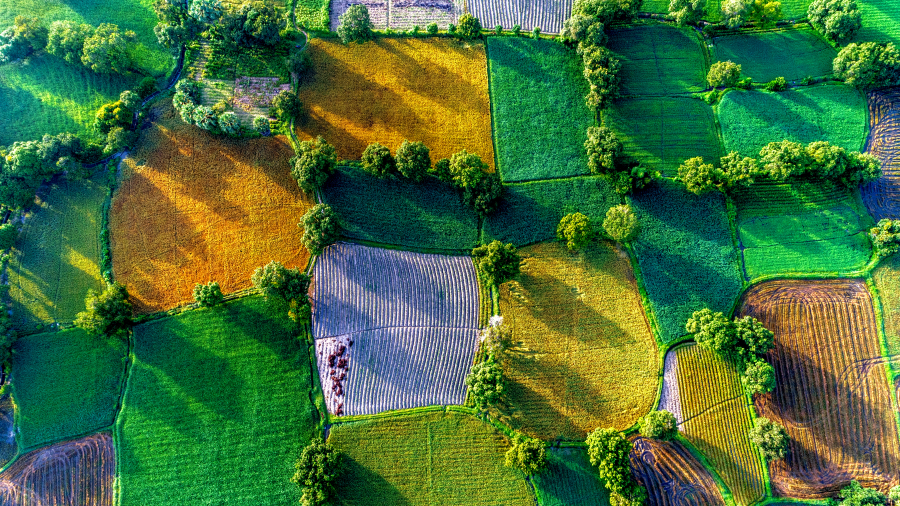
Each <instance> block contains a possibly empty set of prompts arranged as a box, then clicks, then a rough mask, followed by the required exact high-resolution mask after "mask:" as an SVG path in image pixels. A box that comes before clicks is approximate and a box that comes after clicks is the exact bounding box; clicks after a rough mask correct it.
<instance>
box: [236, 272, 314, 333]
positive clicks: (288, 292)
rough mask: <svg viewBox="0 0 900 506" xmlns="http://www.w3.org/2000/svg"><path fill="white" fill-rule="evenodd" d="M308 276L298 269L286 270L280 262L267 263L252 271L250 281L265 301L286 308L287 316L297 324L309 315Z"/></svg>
mask: <svg viewBox="0 0 900 506" xmlns="http://www.w3.org/2000/svg"><path fill="white" fill-rule="evenodd" d="M309 280H310V278H309V276H308V275H307V274H306V273H303V272H300V270H299V269H297V268H296V267H294V268H293V269H288V268H286V267H285V266H284V265H283V264H282V263H281V262H275V261H272V262H269V263H268V264H266V266H265V267H258V268H257V269H256V270H255V271H253V275H252V276H251V277H250V281H251V282H252V283H253V286H254V287H255V288H256V289H257V290H259V291H261V292H262V293H263V294H264V295H265V296H266V300H267V301H269V303H271V304H272V305H274V306H276V307H278V308H286V309H287V312H288V316H289V317H290V318H291V319H292V320H293V321H295V322H299V321H301V320H303V319H305V318H306V317H308V316H309V314H310V307H309V294H308V291H309Z"/></svg>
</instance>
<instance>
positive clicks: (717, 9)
mask: <svg viewBox="0 0 900 506" xmlns="http://www.w3.org/2000/svg"><path fill="white" fill-rule="evenodd" d="M884 1H885V2H889V1H892V0H884ZM810 3H811V0H781V12H782V17H783V18H786V19H795V18H804V17H806V10H807V9H808V8H809V4H810ZM641 12H655V13H663V14H665V13H668V12H669V0H644V3H643V4H642V5H641ZM721 18H722V0H709V1H708V2H707V3H706V16H703V19H705V20H707V21H711V22H713V23H715V22H718V21H721ZM864 19H868V18H864Z"/></svg>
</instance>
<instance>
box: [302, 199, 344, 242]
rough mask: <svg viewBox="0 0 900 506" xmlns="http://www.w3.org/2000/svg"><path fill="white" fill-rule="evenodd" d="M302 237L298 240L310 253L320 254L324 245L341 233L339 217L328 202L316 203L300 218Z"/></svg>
mask: <svg viewBox="0 0 900 506" xmlns="http://www.w3.org/2000/svg"><path fill="white" fill-rule="evenodd" d="M298 226H300V227H302V228H303V237H302V238H301V239H300V242H302V243H303V246H305V247H306V249H308V250H309V252H310V254H312V255H320V254H321V253H322V251H323V250H324V249H325V246H328V245H329V244H332V243H333V242H334V241H336V240H337V238H338V237H339V236H340V235H341V218H340V216H338V214H337V211H335V210H334V209H333V208H332V207H331V206H329V205H328V204H316V205H314V206H313V207H312V208H310V210H309V211H306V214H304V215H303V217H302V218H300V223H299V225H298Z"/></svg>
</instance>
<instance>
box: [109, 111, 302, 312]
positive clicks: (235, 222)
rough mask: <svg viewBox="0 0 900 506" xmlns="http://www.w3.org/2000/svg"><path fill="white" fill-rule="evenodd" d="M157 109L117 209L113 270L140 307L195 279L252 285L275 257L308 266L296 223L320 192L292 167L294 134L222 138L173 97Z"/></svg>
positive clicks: (188, 287) (167, 298)
mask: <svg viewBox="0 0 900 506" xmlns="http://www.w3.org/2000/svg"><path fill="white" fill-rule="evenodd" d="M152 114H154V115H155V116H156V118H157V121H156V122H155V123H154V124H153V126H152V127H151V128H150V129H148V130H145V131H144V132H143V134H142V136H141V141H140V144H139V145H138V147H137V149H136V150H135V151H134V152H133V153H132V154H131V156H129V157H128V158H127V159H125V162H124V170H123V172H124V175H123V181H122V183H121V185H120V187H119V189H118V190H117V191H116V194H115V196H114V198H113V203H112V209H111V214H110V231H111V234H110V235H111V243H112V251H113V271H114V273H115V277H116V279H117V280H118V281H119V282H122V283H125V284H127V285H128V290H129V292H130V293H131V296H132V300H133V301H134V302H135V309H136V310H137V311H138V312H142V313H149V312H153V311H159V310H162V309H167V308H171V307H173V306H176V305H178V304H182V303H185V302H188V301H191V300H192V298H193V297H192V290H193V288H194V285H195V284H196V283H206V282H208V281H218V282H219V284H220V285H221V286H222V290H223V291H224V292H226V293H227V292H233V291H235V290H238V289H241V288H246V287H248V286H250V275H251V274H252V273H253V270H254V269H256V268H257V267H259V266H261V265H265V264H267V263H269V262H270V261H272V260H277V261H279V262H282V263H283V264H285V265H286V266H288V267H294V266H298V267H300V268H303V267H305V266H306V264H307V262H308V261H309V254H308V253H307V251H306V249H305V248H304V247H303V246H302V245H301V244H300V235H301V233H302V231H301V230H300V229H299V228H298V227H297V223H299V222H300V218H301V217H302V216H303V214H304V213H305V212H306V211H307V209H309V207H310V206H311V205H312V202H311V199H310V198H309V197H307V196H306V195H304V194H303V193H302V192H301V191H300V189H299V188H298V187H297V182H296V181H294V180H293V178H291V175H290V171H288V170H287V168H288V160H289V159H290V157H291V156H292V155H293V150H292V149H291V146H290V144H289V143H288V141H287V139H286V138H284V137H274V138H263V139H252V140H246V141H240V140H230V139H221V138H216V137H213V136H211V135H209V134H208V133H207V132H205V131H202V130H200V129H198V128H196V127H193V126H191V125H187V124H185V123H184V122H182V121H181V119H180V118H179V117H178V116H177V115H176V113H175V111H174V109H173V108H172V107H171V105H170V102H168V101H166V102H165V103H164V104H163V105H161V106H159V107H157V108H155V109H154V110H153V113H152Z"/></svg>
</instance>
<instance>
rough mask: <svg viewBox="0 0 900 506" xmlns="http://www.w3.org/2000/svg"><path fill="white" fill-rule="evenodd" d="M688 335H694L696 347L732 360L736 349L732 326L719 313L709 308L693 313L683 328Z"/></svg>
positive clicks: (735, 338) (735, 336)
mask: <svg viewBox="0 0 900 506" xmlns="http://www.w3.org/2000/svg"><path fill="white" fill-rule="evenodd" d="M684 328H685V330H687V332H688V334H693V335H694V341H696V342H697V344H698V345H700V346H702V347H704V348H707V349H710V350H712V351H714V352H716V354H718V355H719V356H721V357H723V358H729V359H730V358H733V357H734V355H733V352H734V350H735V348H736V347H737V342H738V341H737V335H736V334H735V330H734V325H733V323H732V322H731V321H729V320H728V318H727V317H725V315H724V314H722V313H721V312H715V313H714V312H713V311H712V310H711V309H709V308H703V309H701V310H699V311H694V313H693V314H692V315H691V317H690V318H689V319H688V321H687V323H686V324H685V326H684Z"/></svg>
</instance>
